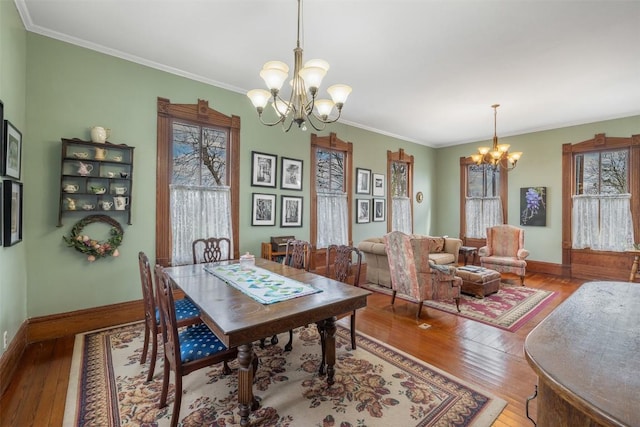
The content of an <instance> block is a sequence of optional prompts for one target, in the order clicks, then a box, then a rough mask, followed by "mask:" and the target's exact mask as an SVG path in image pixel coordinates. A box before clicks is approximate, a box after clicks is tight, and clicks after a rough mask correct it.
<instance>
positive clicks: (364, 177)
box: [356, 168, 371, 194]
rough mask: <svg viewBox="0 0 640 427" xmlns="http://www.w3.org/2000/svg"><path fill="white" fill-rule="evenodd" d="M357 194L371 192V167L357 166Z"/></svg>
mask: <svg viewBox="0 0 640 427" xmlns="http://www.w3.org/2000/svg"><path fill="white" fill-rule="evenodd" d="M356 194H371V169H363V168H356Z"/></svg>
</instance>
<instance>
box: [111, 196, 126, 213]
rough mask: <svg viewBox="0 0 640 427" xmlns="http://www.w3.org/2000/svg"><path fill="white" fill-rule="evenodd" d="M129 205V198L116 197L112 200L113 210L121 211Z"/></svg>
mask: <svg viewBox="0 0 640 427" xmlns="http://www.w3.org/2000/svg"><path fill="white" fill-rule="evenodd" d="M128 204H129V198H128V197H124V196H116V197H114V198H113V205H114V207H115V210H117V211H123V210H125V208H126V207H127V205H128Z"/></svg>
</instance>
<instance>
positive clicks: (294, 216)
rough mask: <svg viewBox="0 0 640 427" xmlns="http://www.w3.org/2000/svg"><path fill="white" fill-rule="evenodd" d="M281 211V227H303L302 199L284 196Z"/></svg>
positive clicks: (281, 201)
mask: <svg viewBox="0 0 640 427" xmlns="http://www.w3.org/2000/svg"><path fill="white" fill-rule="evenodd" d="M280 209H281V210H282V213H281V215H280V226H281V227H302V197H294V196H282V198H281V200H280Z"/></svg>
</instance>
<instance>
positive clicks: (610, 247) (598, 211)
mask: <svg viewBox="0 0 640 427" xmlns="http://www.w3.org/2000/svg"><path fill="white" fill-rule="evenodd" d="M639 217H640V135H633V136H631V137H627V138H625V137H608V136H605V134H603V133H602V134H597V135H595V137H594V138H592V139H589V140H586V141H582V142H579V143H576V144H571V143H568V144H563V145H562V264H563V268H565V269H567V271H568V273H569V274H570V275H571V276H572V277H580V278H585V279H591V280H602V279H603V278H607V279H611V280H627V278H628V271H629V268H630V265H631V261H630V259H629V257H628V255H627V254H625V253H624V252H622V251H624V250H625V249H628V247H629V246H627V247H623V246H624V245H629V244H630V243H631V242H632V241H633V239H634V236H635V238H637V236H639V235H640V221H638V218H639ZM627 265H628V267H627Z"/></svg>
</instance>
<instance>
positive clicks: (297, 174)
mask: <svg viewBox="0 0 640 427" xmlns="http://www.w3.org/2000/svg"><path fill="white" fill-rule="evenodd" d="M280 160H281V163H282V164H281V165H280V171H281V172H280V174H281V175H282V179H281V181H280V188H282V189H283V190H302V160H296V159H290V158H288V157H281V158H280Z"/></svg>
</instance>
